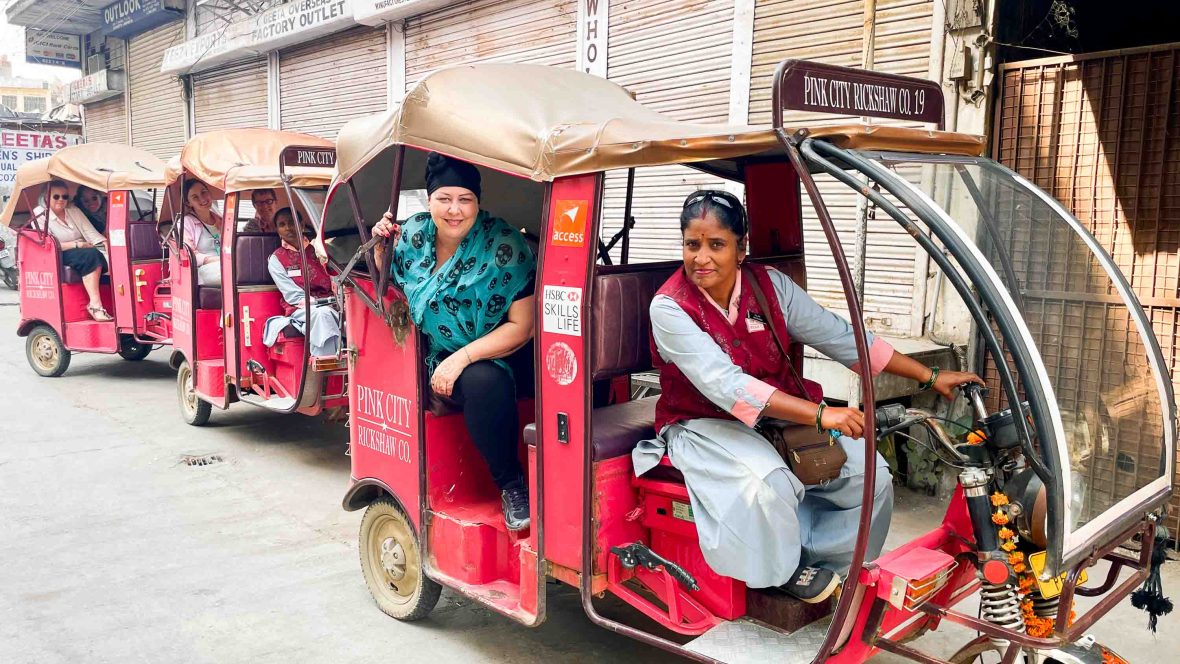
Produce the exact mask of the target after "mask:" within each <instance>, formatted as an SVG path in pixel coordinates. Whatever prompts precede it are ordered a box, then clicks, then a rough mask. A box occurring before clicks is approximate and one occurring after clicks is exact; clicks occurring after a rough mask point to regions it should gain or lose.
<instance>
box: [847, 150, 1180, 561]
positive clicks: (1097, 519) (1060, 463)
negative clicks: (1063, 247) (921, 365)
mask: <svg viewBox="0 0 1180 664" xmlns="http://www.w3.org/2000/svg"><path fill="white" fill-rule="evenodd" d="M824 150H825V152H831V153H835V154H837V155H839V158H840V159H841V160H842V161H843V162H844V163H845V164H847V165H849V166H851V167H852V168H854V169H856V170H858V171H860V172H862V173H864V174H865V175H866V176H868V177H869V178H870V179H872V180H874V181H876V182H879V183H880V184H881V185H882V186H884V187H885V188H886V189H887V190H889V191H890V193H892V194H893V195H894V196H896V197H897V198H898V199H899V200H901V201H902V202H903V203H904V204H905V205H906V206H907V207H909V209H910V211H911V212H912V213H913V214H914V215H915V216H917V217H918V218H919V219H920V220H921V221H922V222H923V223H925V224H926V225H927V227H928V228H929V229H930V230H931V231H932V232H933V233H934V235H935V236H937V237H938V238H939V239H940V240H941V241H942V242H943V243H944V245H946V247H947V249H948V250H949V251H950V253H951V254H952V256H954V257H955V259H956V260H957V261H958V263H959V265H960V266H961V268H962V270H963V272H965V273H966V274H967V275H968V276H969V277H970V278H971V280H972V282H973V285H974V286H975V288H976V289H977V291H978V294H979V295H980V298H981V299H982V300H983V301H984V302H985V303H986V304H987V306H988V308H989V310H990V311H991V313H992V314H993V316H994V317H995V319H996V321H995V322H996V323H997V327H998V328H999V329H1000V331H1001V334H1002V335H1003V336H1004V337H1005V342H1006V345H1007V349H1008V351H1009V352H1010V353H1011V354H1012V356H1013V360H1014V363H1015V364H1016V366H1017V370H1018V371H1019V373H1020V376H1021V379H1022V383H1023V386H1024V387H1025V392H1026V395H1025V396H1026V399H1027V400H1028V402H1029V406H1030V410H1031V412H1032V414H1033V418H1034V426H1035V427H1036V429H1037V436H1038V438H1039V439H1040V440H1041V441H1052V444H1048V445H1047V444H1044V442H1042V446H1041V449H1042V451H1043V453H1044V455H1045V457H1044V461H1045V462H1046V463H1047V465H1048V466H1049V467H1050V469H1052V473H1053V478H1052V480H1053V481H1052V482H1046V486H1047V488H1048V489H1049V506H1050V511H1049V517H1048V520H1049V523H1048V524H1047V532H1048V534H1049V560H1048V565H1047V570H1048V571H1049V572H1050V573H1056V572H1060V571H1062V570H1063V569H1065V568H1067V567H1069V566H1071V565H1073V564H1074V563H1077V562H1079V561H1082V560H1083V559H1085V558H1086V557H1087V556H1088V555H1089V552H1090V551H1091V550H1092V549H1093V547H1094V545H1101V544H1103V543H1106V541H1107V540H1109V539H1110V538H1111V537H1114V536H1116V535H1117V534H1118V533H1119V532H1122V531H1123V530H1125V529H1126V527H1127V525H1128V524H1130V523H1132V522H1134V521H1136V520H1139V519H1141V518H1142V515H1143V514H1144V512H1146V511H1150V510H1152V509H1155V508H1157V507H1159V505H1160V504H1162V502H1163V501H1164V500H1165V499H1166V497H1167V495H1168V494H1169V493H1170V487H1171V478H1170V476H1169V473H1168V469H1170V468H1172V466H1173V464H1174V456H1175V455H1174V450H1175V440H1176V432H1175V420H1176V413H1175V401H1174V397H1173V394H1172V386H1171V383H1170V382H1169V380H1168V379H1167V378H1166V376H1167V373H1166V371H1165V370H1164V367H1165V366H1166V365H1165V363H1164V359H1163V354H1162V352H1161V351H1160V348H1159V344H1158V342H1157V340H1156V338H1155V336H1154V334H1152V332H1151V330H1152V327H1151V323H1150V321H1149V320H1148V319H1147V317H1146V314H1145V313H1144V311H1143V308H1142V307H1141V306H1140V304H1139V302H1138V299H1137V298H1136V297H1135V295H1134V292H1133V291H1132V290H1131V287H1130V285H1129V284H1128V283H1127V281H1126V279H1125V277H1124V276H1123V274H1122V273H1121V272H1120V271H1119V269H1118V268H1117V266H1116V265H1115V263H1114V261H1113V259H1111V257H1110V256H1109V255H1108V254H1107V253H1106V251H1105V250H1104V249H1103V248H1102V247H1101V245H1099V244H1098V241H1097V240H1096V239H1095V238H1094V237H1093V236H1092V235H1091V234H1090V233H1089V232H1088V231H1086V229H1085V228H1084V227H1083V226H1082V225H1081V223H1080V222H1079V221H1078V220H1077V219H1075V218H1074V217H1073V216H1072V215H1070V214H1069V213H1068V212H1067V211H1066V210H1065V209H1064V207H1063V206H1062V205H1061V204H1060V203H1058V202H1057V201H1055V200H1054V199H1053V198H1052V197H1051V196H1049V195H1048V194H1047V193H1045V192H1043V191H1041V190H1040V189H1038V188H1037V187H1036V186H1034V185H1033V184H1032V183H1030V182H1028V181H1027V180H1025V179H1024V178H1022V177H1021V176H1020V175H1019V174H1017V173H1015V172H1013V171H1011V170H1010V169H1008V168H1006V167H1004V166H1002V165H1001V164H998V163H996V162H995V161H993V160H990V159H987V158H982V157H957V156H946V155H926V154H916V153H899V152H868V151H848V150H841V149H839V148H836V147H835V146H830V145H825V146H824ZM898 164H949V165H954V166H955V167H956V171H957V175H958V176H959V177H961V178H963V180H962V181H963V183H964V184H965V185H966V186H967V187H968V189H969V191H971V195H972V197H973V198H974V197H976V196H977V195H981V194H980V192H979V191H978V189H975V190H972V186H973V185H974V184H975V183H974V182H973V181H972V180H971V178H970V176H969V174H967V173H966V172H964V170H963V168H964V167H966V166H981V167H984V168H986V169H987V170H988V174H989V175H993V176H1001V177H1003V178H1004V182H1005V184H1007V185H1009V186H1011V187H1012V188H1013V189H1014V190H1015V191H1018V192H1023V193H1024V194H1025V195H1029V196H1033V197H1035V199H1036V200H1039V201H1040V202H1041V203H1043V204H1044V205H1045V206H1047V208H1048V209H1050V210H1051V211H1052V212H1053V213H1054V214H1055V215H1056V217H1057V218H1059V219H1060V220H1061V221H1065V222H1066V224H1068V227H1069V229H1070V230H1071V231H1073V233H1074V234H1076V235H1077V237H1079V238H1081V240H1082V241H1083V242H1084V243H1085V247H1086V248H1087V249H1088V250H1089V251H1090V253H1091V254H1092V255H1093V257H1094V258H1095V259H1096V260H1097V261H1098V263H1099V264H1100V265H1101V267H1102V269H1103V270H1104V274H1105V276H1107V277H1108V278H1109V279H1110V281H1111V282H1112V283H1113V285H1114V287H1115V289H1116V290H1117V291H1118V294H1119V296H1120V297H1121V304H1123V305H1124V306H1126V308H1127V311H1128V312H1129V314H1130V316H1131V317H1132V318H1133V320H1134V322H1135V326H1136V329H1137V331H1138V333H1139V337H1140V339H1141V340H1142V341H1143V343H1144V346H1145V348H1146V350H1147V359H1148V364H1149V368H1150V371H1151V373H1152V374H1153V377H1154V379H1155V382H1156V385H1157V388H1158V390H1159V397H1160V402H1161V405H1162V406H1163V409H1162V410H1163V415H1164V417H1163V434H1164V436H1163V438H1164V440H1163V443H1164V450H1163V453H1164V463H1163V464H1162V466H1161V467H1162V468H1163V469H1164V470H1162V471H1161V473H1160V474H1159V476H1157V477H1156V478H1155V479H1153V480H1152V481H1150V482H1148V483H1146V484H1145V485H1144V486H1142V487H1139V488H1138V489H1136V490H1134V491H1132V492H1131V494H1130V495H1127V496H1125V497H1123V498H1121V499H1119V500H1116V502H1115V503H1114V504H1112V505H1110V506H1108V507H1107V508H1106V509H1104V510H1102V511H1100V512H1098V513H1096V514H1094V515H1092V516H1091V518H1089V520H1088V521H1086V522H1085V523H1083V524H1082V525H1080V526H1077V527H1076V528H1075V527H1074V525H1073V524H1074V519H1075V517H1077V516H1078V515H1077V514H1074V513H1073V510H1074V507H1073V506H1071V504H1070V501H1069V500H1066V499H1065V498H1066V496H1067V495H1068V494H1069V493H1070V491H1067V489H1068V488H1070V487H1072V486H1073V483H1074V481H1075V478H1073V469H1072V468H1071V463H1070V461H1071V458H1070V450H1069V446H1070V438H1069V437H1068V436H1067V434H1066V427H1065V425H1064V421H1063V417H1062V411H1061V406H1060V404H1059V402H1058V399H1057V397H1056V394H1055V390H1054V387H1053V383H1052V380H1051V379H1050V378H1049V372H1048V370H1047V369H1046V367H1045V364H1044V361H1043V359H1042V357H1041V355H1040V352H1039V350H1038V346H1037V344H1036V341H1035V338H1034V337H1033V335H1032V334H1031V332H1030V330H1029V328H1028V326H1027V325H1026V324H1025V320H1024V318H1023V315H1022V311H1023V307H1021V306H1019V304H1018V303H1019V300H1018V299H1017V298H1018V294H1014V293H1012V292H1010V290H1009V288H1007V287H1006V286H1005V285H1004V282H1003V280H1002V279H1001V277H1000V275H999V274H998V273H997V272H996V270H995V269H993V266H992V265H991V264H990V262H989V260H988V259H987V258H986V257H985V256H984V255H983V253H982V251H981V250H980V248H979V247H978V245H977V244H976V243H975V240H973V239H972V238H971V237H970V236H969V235H968V234H967V232H966V231H965V229H964V228H963V227H962V226H961V225H960V224H959V223H957V222H955V221H954V219H953V218H952V217H951V216H950V214H949V213H948V212H947V211H946V210H945V209H944V208H943V207H942V206H940V205H939V204H937V203H935V202H934V200H932V199H931V198H930V197H929V196H928V195H927V194H926V192H924V191H922V189H920V188H919V187H917V186H916V185H915V184H913V183H911V182H909V181H907V180H906V179H905V178H903V177H901V175H900V174H898V173H897V172H895V171H894V170H893V169H892V168H891V166H895V165H898ZM980 203H982V201H980V200H978V199H977V200H976V204H977V205H980ZM980 213H981V215H982V216H984V217H985V218H983V219H982V223H983V224H984V225H986V224H987V223H989V222H988V220H987V219H986V213H985V210H984V209H983V207H982V205H980ZM985 230H988V231H989V232H991V231H992V229H985ZM1005 269H1006V270H1008V267H1005ZM1008 276H1009V278H1011V277H1012V275H1011V273H1010V272H1009V273H1008ZM1018 290H1019V288H1018ZM1004 314H1007V315H1006V316H1005V315H1004ZM1004 318H1008V319H1009V320H1008V321H1004V320H1003V319H1004ZM976 322H977V324H979V321H978V320H977V321H976ZM981 329H982V325H981ZM1022 356H1023V357H1022ZM1010 401H1011V399H1010ZM1045 415H1048V417H1047V418H1046V417H1045ZM1046 422H1047V423H1048V425H1049V426H1046ZM1054 494H1056V495H1054ZM1055 507H1056V509H1054V508H1055ZM1055 553H1056V554H1057V555H1054V554H1055Z"/></svg>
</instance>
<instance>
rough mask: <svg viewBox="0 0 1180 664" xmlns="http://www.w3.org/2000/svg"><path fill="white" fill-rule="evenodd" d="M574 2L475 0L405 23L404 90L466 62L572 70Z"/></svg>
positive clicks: (575, 17) (576, 12) (574, 20)
mask: <svg viewBox="0 0 1180 664" xmlns="http://www.w3.org/2000/svg"><path fill="white" fill-rule="evenodd" d="M577 17H578V3H577V0H550V1H548V2H536V1H535V0H478V1H477V2H461V3H455V4H454V5H451V6H448V7H445V8H443V9H439V10H437V11H434V12H429V13H426V14H422V15H420V16H415V17H412V18H410V19H407V20H406V85H407V89H408V88H409V87H413V85H414V84H415V83H417V82H418V79H420V78H422V76H423V75H425V74H427V73H429V72H431V71H433V70H435V69H438V68H440V67H445V66H447V65H454V64H460V63H464V62H483V61H490V60H495V61H500V62H527V63H532V64H542V65H555V66H559V67H571V68H572V67H574V66H575V65H576V61H577V50H578V47H577V42H578V40H577V35H576V32H575V30H576V27H577Z"/></svg>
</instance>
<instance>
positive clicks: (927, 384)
mask: <svg viewBox="0 0 1180 664" xmlns="http://www.w3.org/2000/svg"><path fill="white" fill-rule="evenodd" d="M936 380H938V367H930V379H929V380H927V381H926V382H925V383H922V384H921V385H919V386H918V389H919V390H922V391H926V390H928V389H930V388H932V387H934V381H936Z"/></svg>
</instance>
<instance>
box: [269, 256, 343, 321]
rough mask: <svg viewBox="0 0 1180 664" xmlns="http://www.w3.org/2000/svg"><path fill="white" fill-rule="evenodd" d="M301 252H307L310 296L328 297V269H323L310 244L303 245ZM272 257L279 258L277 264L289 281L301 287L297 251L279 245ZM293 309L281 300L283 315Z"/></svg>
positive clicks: (330, 289)
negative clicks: (289, 278) (281, 267)
mask: <svg viewBox="0 0 1180 664" xmlns="http://www.w3.org/2000/svg"><path fill="white" fill-rule="evenodd" d="M303 252H304V253H305V254H307V271H308V273H309V276H310V278H311V281H310V285H311V287H310V288H309V289H308V291H309V292H310V293H311V296H312V297H328V296H329V295H331V294H332V278H331V277H329V276H328V271H327V270H325V269H324V265H323V263H320V258H319V256H317V255H316V253H315V248H314V247H312V246H311V245H310V244H309V245H307V246H306V247H304V249H303ZM274 257H275V258H277V259H279V264H280V265H282V266H283V269H284V270H286V271H287V276H288V277H291V281H294V282H295V285H296V286H299V287H300V288H303V279H304V277H303V275H302V274H301V272H302V265H301V264H300V261H299V252H297V251H295V250H293V249H288V248H287V247H286V246H280V247H279V248H278V249H275V253H274ZM293 311H295V307H293V306H291V305H290V304H288V303H287V301H286V300H283V315H284V316H290V315H291V312H293Z"/></svg>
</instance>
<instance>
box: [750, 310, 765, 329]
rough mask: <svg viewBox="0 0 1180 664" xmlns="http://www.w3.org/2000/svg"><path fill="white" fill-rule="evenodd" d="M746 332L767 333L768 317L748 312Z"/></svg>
mask: <svg viewBox="0 0 1180 664" xmlns="http://www.w3.org/2000/svg"><path fill="white" fill-rule="evenodd" d="M746 331H747V332H765V331H766V316H763V315H762V314H760V313H758V312H757V311H749V312H746Z"/></svg>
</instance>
